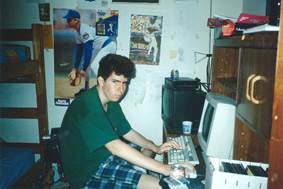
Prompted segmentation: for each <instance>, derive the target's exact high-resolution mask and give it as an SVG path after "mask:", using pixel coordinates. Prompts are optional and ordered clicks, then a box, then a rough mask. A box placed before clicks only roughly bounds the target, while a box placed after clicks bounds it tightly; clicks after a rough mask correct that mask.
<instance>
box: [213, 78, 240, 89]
mask: <svg viewBox="0 0 283 189" xmlns="http://www.w3.org/2000/svg"><path fill="white" fill-rule="evenodd" d="M216 80H217V81H218V82H219V83H220V84H221V85H222V86H223V87H225V88H226V89H227V90H229V91H230V92H236V88H237V78H236V77H217V78H216Z"/></svg>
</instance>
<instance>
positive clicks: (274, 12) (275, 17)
mask: <svg viewBox="0 0 283 189" xmlns="http://www.w3.org/2000/svg"><path fill="white" fill-rule="evenodd" d="M280 5H281V0H266V16H269V24H271V25H275V26H279V21H280Z"/></svg>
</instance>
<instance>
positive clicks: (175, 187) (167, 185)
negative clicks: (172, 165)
mask: <svg viewBox="0 0 283 189" xmlns="http://www.w3.org/2000/svg"><path fill="white" fill-rule="evenodd" d="M159 184H160V186H162V188H163V189H188V188H189V184H190V182H189V181H188V180H187V179H186V178H182V179H175V178H173V177H163V178H162V179H161V180H160V182H159Z"/></svg>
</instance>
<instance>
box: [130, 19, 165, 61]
mask: <svg viewBox="0 0 283 189" xmlns="http://www.w3.org/2000/svg"><path fill="white" fill-rule="evenodd" d="M130 35H131V36H130V55H129V57H130V59H131V60H132V61H133V62H135V63H136V64H149V65H159V61H160V46H161V36H162V16H150V15H131V34H130Z"/></svg>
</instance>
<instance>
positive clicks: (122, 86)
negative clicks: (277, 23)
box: [59, 54, 194, 189]
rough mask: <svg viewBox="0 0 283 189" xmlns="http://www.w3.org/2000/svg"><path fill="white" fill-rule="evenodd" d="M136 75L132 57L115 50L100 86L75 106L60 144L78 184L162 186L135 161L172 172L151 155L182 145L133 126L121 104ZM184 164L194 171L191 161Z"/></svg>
mask: <svg viewBox="0 0 283 189" xmlns="http://www.w3.org/2000/svg"><path fill="white" fill-rule="evenodd" d="M134 77H135V65H134V64H133V63H132V62H131V61H130V60H129V59H128V58H126V57H123V56H120V55H115V54H109V55H107V56H105V57H103V58H102V59H101V61H100V66H99V69H98V75H97V86H95V87H93V88H91V89H90V90H88V91H86V92H84V93H82V94H81V95H80V96H78V97H77V98H76V99H75V100H74V101H73V102H72V104H71V105H70V106H69V108H68V110H67V112H66V114H65V116H64V119H63V122H62V127H61V130H60V131H61V132H60V135H59V143H60V155H61V160H62V164H63V170H64V173H65V176H66V178H67V180H68V181H69V182H70V183H71V185H72V186H73V187H74V188H81V187H84V188H101V189H110V188H111V189H120V188H127V189H129V188H132V189H135V188H138V189H155V188H158V189H159V188H161V187H160V186H159V180H158V179H157V178H155V177H153V176H150V175H147V174H146V173H145V172H143V171H141V170H140V169H136V168H135V166H134V165H136V166H139V167H142V168H144V169H148V170H151V171H154V172H157V173H160V174H163V175H169V174H170V168H171V167H170V166H169V165H166V164H163V163H161V162H159V161H156V160H155V159H153V158H151V157H149V156H147V155H145V154H150V153H148V152H153V153H156V154H162V153H163V152H166V151H168V150H170V149H172V148H179V145H178V144H177V143H175V142H174V141H168V142H166V143H164V144H162V145H160V146H158V145H156V144H154V143H153V142H152V141H150V140H148V139H146V138H145V137H144V136H142V135H141V134H140V133H138V132H137V131H135V130H134V129H132V128H131V126H130V124H129V122H128V121H127V119H126V118H125V116H124V114H123V112H122V109H121V107H120V105H119V101H120V100H122V98H123V97H124V95H125V92H126V90H127V87H128V84H129V83H130V80H131V79H132V78H134ZM133 144H135V145H137V146H139V147H141V148H142V151H139V150H137V149H136V148H134V147H132V146H133ZM184 166H185V167H186V168H188V169H191V170H194V168H193V166H192V165H191V164H184Z"/></svg>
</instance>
